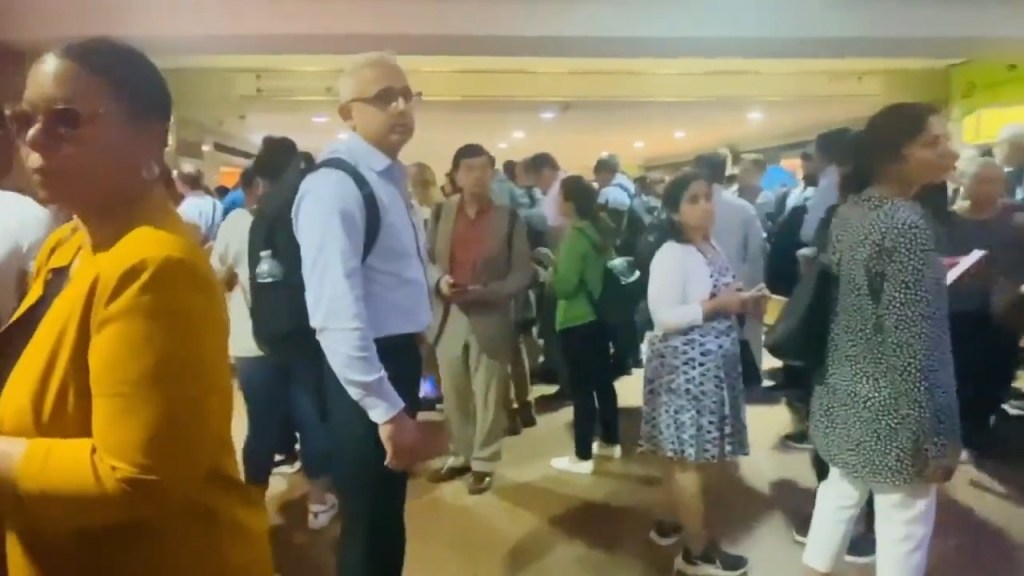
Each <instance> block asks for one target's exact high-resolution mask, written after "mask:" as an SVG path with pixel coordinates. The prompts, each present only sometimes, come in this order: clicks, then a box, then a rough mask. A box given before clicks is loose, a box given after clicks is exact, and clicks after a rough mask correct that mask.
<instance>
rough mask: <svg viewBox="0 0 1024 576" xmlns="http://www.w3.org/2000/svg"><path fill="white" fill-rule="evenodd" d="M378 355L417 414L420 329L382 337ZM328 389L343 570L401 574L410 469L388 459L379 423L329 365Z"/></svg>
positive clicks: (367, 575)
mask: <svg viewBox="0 0 1024 576" xmlns="http://www.w3.org/2000/svg"><path fill="white" fill-rule="evenodd" d="M376 346H377V355H378V356H379V357H380V361H381V364H383V365H384V370H385V372H387V374H388V378H389V379H390V380H391V385H392V386H394V388H395V391H396V392H398V395H399V396H401V398H402V400H404V401H405V405H406V411H407V412H408V413H409V415H410V416H412V417H415V416H416V412H417V410H418V409H419V383H420V376H421V374H422V371H423V360H422V358H421V356H420V348H419V345H418V343H417V340H416V336H415V335H411V334H408V335H400V336H389V337H386V338H379V339H377V341H376ZM326 373H327V377H326V378H325V390H324V394H325V396H326V399H327V405H328V411H327V412H328V422H329V424H330V430H331V440H333V443H334V449H335V453H336V458H335V462H334V468H333V477H334V482H335V488H336V489H337V492H338V497H339V498H338V499H339V500H340V502H341V511H340V514H341V536H340V537H339V538H338V552H337V573H338V574H339V576H401V575H402V569H403V566H404V564H405V494H406V484H407V482H408V475H406V474H405V473H400V472H395V471H393V470H391V469H389V468H387V467H386V466H385V465H384V459H385V451H384V445H383V444H382V443H381V441H380V436H379V434H378V431H377V424H375V423H374V422H373V421H372V420H370V418H369V416H367V414H366V412H364V411H363V409H362V408H361V407H360V406H359V404H357V403H356V402H355V400H353V399H352V397H351V396H350V395H349V393H348V392H347V391H346V390H345V389H344V387H342V385H341V383H340V382H339V381H338V378H337V376H335V374H334V371H333V370H331V369H330V367H328V369H327V370H326Z"/></svg>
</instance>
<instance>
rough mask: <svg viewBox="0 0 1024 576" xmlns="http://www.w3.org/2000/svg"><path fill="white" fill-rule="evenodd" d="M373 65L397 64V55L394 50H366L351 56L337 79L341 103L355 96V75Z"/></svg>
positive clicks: (349, 100)
mask: <svg viewBox="0 0 1024 576" xmlns="http://www.w3.org/2000/svg"><path fill="white" fill-rule="evenodd" d="M375 66H398V56H396V55H395V53H394V52H367V53H365V54H357V55H356V56H354V57H352V60H351V61H350V62H349V64H348V66H346V67H345V70H344V71H343V72H342V73H341V78H339V79H338V100H339V101H340V102H341V103H342V104H344V103H346V102H351V101H352V99H353V98H356V85H355V78H356V75H357V74H358V73H359V72H360V71H361V70H365V69H366V68H373V67H375Z"/></svg>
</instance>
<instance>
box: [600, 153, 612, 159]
mask: <svg viewBox="0 0 1024 576" xmlns="http://www.w3.org/2000/svg"><path fill="white" fill-rule="evenodd" d="M609 154H611V152H601V157H602V158H604V157H605V156H607V155H609Z"/></svg>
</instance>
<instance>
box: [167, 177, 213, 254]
mask: <svg viewBox="0 0 1024 576" xmlns="http://www.w3.org/2000/svg"><path fill="white" fill-rule="evenodd" d="M174 180H175V183H176V184H177V186H178V191H179V192H180V193H181V195H182V200H181V203H180V204H178V215H179V216H181V219H182V220H184V221H185V222H187V223H189V224H191V225H193V226H195V227H196V229H197V230H199V234H200V236H201V238H200V242H202V244H203V245H204V246H206V245H207V244H209V243H210V242H213V239H214V238H216V237H217V229H218V228H219V227H220V223H221V221H222V220H223V219H224V205H223V204H221V203H220V200H218V199H216V198H214V197H213V196H211V195H210V194H207V192H206V187H205V186H206V185H205V184H204V183H203V172H202V170H200V169H198V168H196V167H194V166H189V165H185V166H182V167H181V168H180V169H178V170H176V171H175V172H174Z"/></svg>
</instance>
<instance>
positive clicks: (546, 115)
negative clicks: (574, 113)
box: [540, 110, 558, 120]
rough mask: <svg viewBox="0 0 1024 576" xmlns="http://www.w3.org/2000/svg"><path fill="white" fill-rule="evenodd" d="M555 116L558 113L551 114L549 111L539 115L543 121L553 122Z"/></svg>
mask: <svg viewBox="0 0 1024 576" xmlns="http://www.w3.org/2000/svg"><path fill="white" fill-rule="evenodd" d="M556 116H558V112H552V111H551V110H546V111H544V112H541V113H540V117H541V118H542V119H544V120H554V118H555V117H556Z"/></svg>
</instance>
